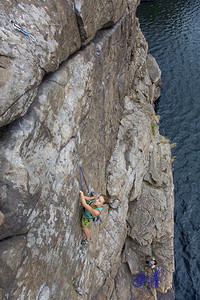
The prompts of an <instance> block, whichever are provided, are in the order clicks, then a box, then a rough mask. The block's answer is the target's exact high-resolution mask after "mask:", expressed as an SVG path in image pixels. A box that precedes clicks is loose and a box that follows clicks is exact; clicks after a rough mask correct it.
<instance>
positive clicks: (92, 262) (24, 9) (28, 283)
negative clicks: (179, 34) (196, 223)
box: [0, 0, 174, 300]
mask: <svg viewBox="0 0 200 300" xmlns="http://www.w3.org/2000/svg"><path fill="white" fill-rule="evenodd" d="M138 4H139V1H138V0H120V1H119V0H116V1H115V0H113V1H103V0H101V1H98V2H97V1H95V0H90V1H88V0H87V1H85V0H73V1H72V0H65V1H64V0H49V1H45V0H43V1H37V0H30V1H29V0H22V1H15V2H14V4H13V3H12V4H11V3H9V2H7V1H5V2H4V1H3V2H2V3H1V4H0V5H1V21H0V22H1V27H0V36H1V48H0V51H1V52H0V72H1V81H0V86H1V117H0V121H1V126H2V127H1V129H0V147H1V151H0V156H1V178H0V191H1V192H0V265H1V267H0V299H37V300H44V299H45V300H48V299H56V300H57V299H99V300H100V299H113V300H114V299H130V298H131V297H132V299H133V297H135V298H136V297H138V299H139V298H140V297H141V299H144V297H148V298H152V299H156V298H157V296H156V290H154V289H152V290H151V291H148V292H147V293H146V292H145V291H144V290H143V289H136V288H134V286H133V285H132V284H131V276H132V275H133V274H137V273H139V271H140V267H139V265H140V263H141V260H142V259H144V258H145V256H152V255H153V256H155V257H156V258H157V261H158V264H159V266H161V267H162V268H164V269H165V276H166V278H165V279H166V280H165V281H163V282H161V283H160V284H159V288H158V291H159V292H161V293H165V292H166V291H168V290H169V289H170V288H171V285H172V273H173V269H174V263H173V180H172V171H171V154H170V145H169V142H168V141H167V140H166V139H165V138H163V137H162V136H160V134H159V128H158V125H157V116H156V115H155V112H154V109H153V103H154V101H155V100H156V99H157V98H158V97H159V96H160V84H161V80H160V77H161V72H160V70H159V67H158V66H157V63H156V61H155V59H154V58H153V57H152V56H151V55H147V43H146V41H145V39H144V36H143V34H142V33H141V31H140V27H139V23H138V20H137V18H136V16H135V13H136V8H137V5H138ZM11 21H13V22H14V24H15V25H19V26H20V27H21V28H22V29H23V30H25V31H26V32H28V33H30V34H31V36H28V35H25V34H24V33H23V32H21V31H18V30H16V26H15V27H14V26H13V23H11ZM31 37H34V38H35V40H36V41H34V40H33V38H31ZM77 155H78V158H79V161H80V163H81V166H82V169H83V172H84V175H85V177H86V180H87V183H88V184H89V188H90V190H93V191H95V193H96V194H99V193H107V194H108V195H109V198H110V205H109V206H108V205H106V206H105V207H104V209H103V213H102V220H103V222H104V225H105V228H103V227H102V226H101V225H100V224H99V223H94V224H92V225H91V237H92V241H91V243H90V244H89V245H88V246H87V247H83V246H82V245H81V244H80V241H81V239H82V237H83V236H82V230H81V227H80V219H81V214H82V210H81V205H80V202H79V197H78V194H79V190H80V179H79V166H78V163H77V159H76V156H77ZM109 233H111V235H112V236H111V235H110V234H109ZM120 247H121V248H122V247H124V250H125V252H126V253H125V252H123V253H122V254H121V252H122V251H121V249H120ZM135 262H136V263H135Z"/></svg>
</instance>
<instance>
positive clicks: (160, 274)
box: [75, 155, 166, 300]
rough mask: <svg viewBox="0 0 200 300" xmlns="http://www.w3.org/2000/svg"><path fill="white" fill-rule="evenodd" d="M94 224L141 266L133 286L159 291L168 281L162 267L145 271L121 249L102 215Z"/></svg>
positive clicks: (134, 278) (133, 280) (134, 276)
mask: <svg viewBox="0 0 200 300" xmlns="http://www.w3.org/2000/svg"><path fill="white" fill-rule="evenodd" d="M75 157H76V159H77V161H78V165H79V170H80V182H81V190H83V186H82V176H83V179H84V181H85V185H86V187H87V190H88V195H89V188H88V185H87V182H86V179H85V176H84V174H83V170H82V168H81V164H80V162H79V160H78V156H77V155H76V156H75ZM91 196H94V193H93V192H91ZM95 219H96V220H95ZM94 220H95V221H94V222H97V221H99V223H100V224H101V225H103V228H104V229H105V230H106V232H107V233H108V234H109V235H110V237H111V238H112V239H113V241H114V242H115V243H116V244H117V246H118V247H119V248H120V249H121V253H123V252H124V253H125V254H126V256H127V257H129V258H130V259H131V260H132V261H133V262H134V263H136V264H137V265H138V266H141V269H142V270H141V271H140V273H139V274H137V275H132V277H131V283H132V284H133V286H134V287H135V288H141V287H142V286H143V287H144V288H146V289H147V290H149V289H151V288H152V289H157V288H158V287H159V282H161V281H165V280H166V276H165V270H164V269H162V268H160V267H155V268H154V269H151V270H149V272H148V271H146V272H145V271H144V266H143V265H141V264H140V263H139V262H138V261H136V260H135V259H133V258H132V257H130V255H129V254H128V253H127V252H126V251H124V247H121V246H120V245H119V243H118V242H117V241H116V239H115V238H114V237H113V235H112V234H111V233H110V231H109V230H108V229H107V228H106V226H105V225H104V224H103V222H102V220H101V217H100V215H99V216H98V217H96V218H94ZM133 299H134V298H133V295H132V292H131V300H133Z"/></svg>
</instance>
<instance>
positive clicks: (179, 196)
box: [137, 0, 200, 300]
mask: <svg viewBox="0 0 200 300" xmlns="http://www.w3.org/2000/svg"><path fill="white" fill-rule="evenodd" d="M137 16H138V17H139V20H140V24H141V28H142V31H143V33H144V35H145V37H146V39H147V42H148V44H149V53H151V54H152V55H153V56H154V57H155V58H156V60H157V62H158V64H159V66H160V68H161V71H162V82H163V85H162V96H161V97H160V99H159V101H158V103H157V104H156V109H157V114H158V115H160V116H161V119H160V133H161V134H162V135H164V136H166V137H168V138H170V140H171V142H172V143H176V144H177V146H176V147H175V148H173V149H172V155H173V156H176V159H175V161H174V163H173V173H174V186H175V219H174V220H175V238H174V247H175V273H174V284H175V296H176V299H177V300H183V299H186V300H190V299H191V300H193V299H194V300H199V299H200V188H199V186H200V0H155V1H153V2H146V3H142V4H141V5H140V6H139V7H138V11H137Z"/></svg>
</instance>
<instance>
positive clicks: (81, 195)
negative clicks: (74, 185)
mask: <svg viewBox="0 0 200 300" xmlns="http://www.w3.org/2000/svg"><path fill="white" fill-rule="evenodd" d="M80 197H81V203H82V205H83V207H85V208H86V209H87V210H88V211H89V212H90V213H91V215H92V216H93V217H98V216H99V215H100V211H99V210H97V209H94V208H92V207H91V206H90V205H88V204H87V203H86V200H85V196H84V194H83V192H82V191H80Z"/></svg>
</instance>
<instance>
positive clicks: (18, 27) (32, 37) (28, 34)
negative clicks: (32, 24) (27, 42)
mask: <svg viewBox="0 0 200 300" xmlns="http://www.w3.org/2000/svg"><path fill="white" fill-rule="evenodd" d="M11 23H12V24H13V27H14V28H15V29H17V30H18V31H20V32H22V33H23V34H25V35H27V36H28V37H30V38H31V39H32V41H33V42H36V39H35V38H34V36H32V35H31V34H30V33H28V32H26V31H25V30H23V29H22V28H21V27H20V26H19V25H17V24H16V23H14V22H13V21H11Z"/></svg>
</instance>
